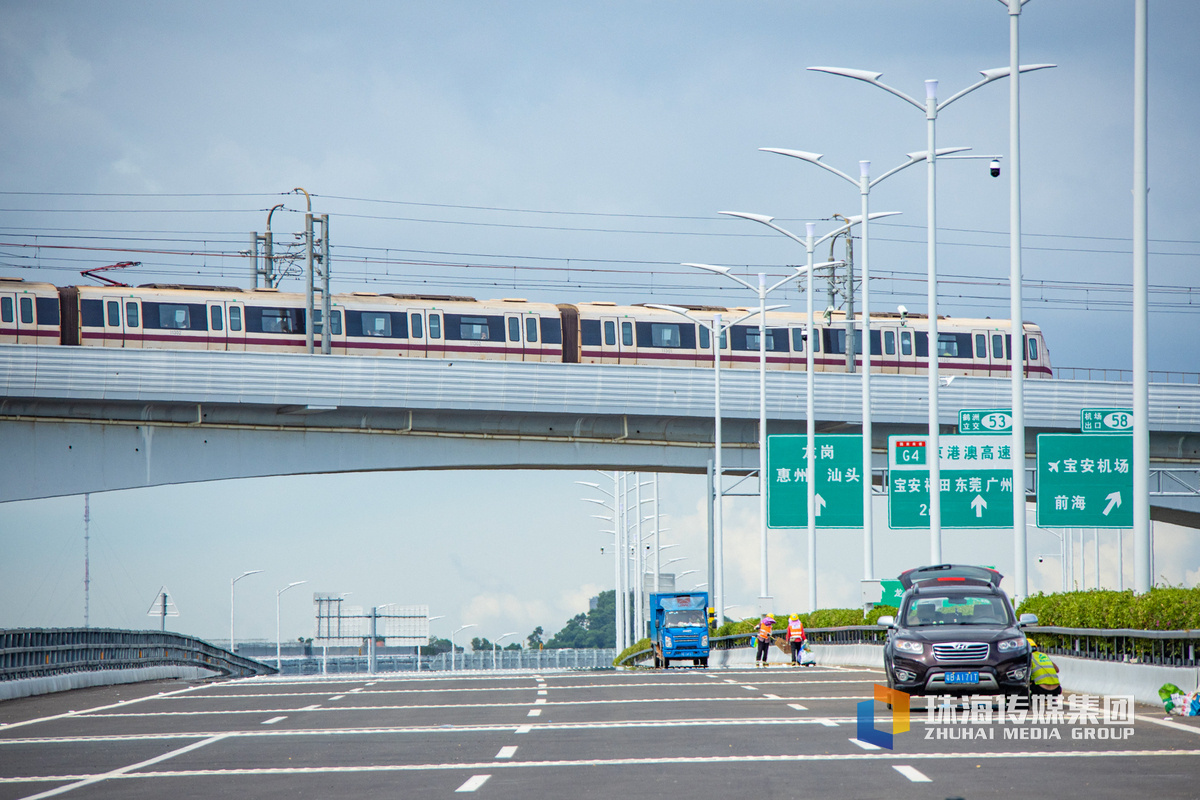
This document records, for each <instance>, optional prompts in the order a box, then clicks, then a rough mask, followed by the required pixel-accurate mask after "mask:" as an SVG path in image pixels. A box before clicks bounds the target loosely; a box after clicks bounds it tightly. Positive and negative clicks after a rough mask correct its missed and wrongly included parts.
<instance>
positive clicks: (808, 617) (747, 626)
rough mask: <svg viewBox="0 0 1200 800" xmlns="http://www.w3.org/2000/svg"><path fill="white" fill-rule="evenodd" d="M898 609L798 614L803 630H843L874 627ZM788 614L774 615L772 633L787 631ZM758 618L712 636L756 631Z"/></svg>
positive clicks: (731, 625)
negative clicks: (866, 626)
mask: <svg viewBox="0 0 1200 800" xmlns="http://www.w3.org/2000/svg"><path fill="white" fill-rule="evenodd" d="M897 613H899V609H898V608H895V607H894V606H875V607H874V608H872V609H871V611H870V613H868V614H865V615H864V614H863V612H862V609H861V608H819V609H817V610H816V611H814V612H812V613H811V614H799V615H798V616H799V617H800V621H801V622H803V623H804V627H805V628H843V627H847V626H850V625H874V624H875V621H876V620H878V619H879V618H880V617H882V616H883V615H884V614H891V615H892V616H895V615H896V614H897ZM789 616H790V615H789V614H775V615H774V617H775V627H774V629H773V631H774V633H777V634H782V633H784V632H785V631H786V630H787V624H788V617H789ZM758 620H759V617H747V618H746V619H743V620H740V621H737V622H735V621H733V620H730V621H729V622H726V623H725V624H724V625H722V626H721V627H719V628H717V631H716V633H715V634H713V635H714V636H736V635H737V634H740V633H753V632H754V631H756V630H758Z"/></svg>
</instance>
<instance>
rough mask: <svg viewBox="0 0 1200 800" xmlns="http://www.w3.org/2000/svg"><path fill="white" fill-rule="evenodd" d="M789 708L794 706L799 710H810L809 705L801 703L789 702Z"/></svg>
mask: <svg viewBox="0 0 1200 800" xmlns="http://www.w3.org/2000/svg"><path fill="white" fill-rule="evenodd" d="M788 708H794V709H796V710H797V711H808V706H802V705H800V704H799V703H788Z"/></svg>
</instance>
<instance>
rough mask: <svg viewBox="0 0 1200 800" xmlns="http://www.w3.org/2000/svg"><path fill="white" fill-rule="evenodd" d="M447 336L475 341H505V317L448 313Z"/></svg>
mask: <svg viewBox="0 0 1200 800" xmlns="http://www.w3.org/2000/svg"><path fill="white" fill-rule="evenodd" d="M446 338H447V339H465V340H467V341H473V342H487V341H501V342H502V341H504V318H503V317H463V316H459V315H458V314H447V315H446Z"/></svg>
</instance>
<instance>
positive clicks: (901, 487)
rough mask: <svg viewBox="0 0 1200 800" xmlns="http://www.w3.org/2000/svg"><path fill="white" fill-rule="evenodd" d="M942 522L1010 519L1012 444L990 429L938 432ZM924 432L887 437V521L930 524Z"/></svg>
mask: <svg viewBox="0 0 1200 800" xmlns="http://www.w3.org/2000/svg"><path fill="white" fill-rule="evenodd" d="M938 445H939V448H938V449H939V450H940V453H939V455H940V460H939V462H938V464H939V468H940V469H941V508H942V519H941V523H942V527H943V528H1005V527H1011V526H1012V520H1013V503H1012V491H1013V479H1012V470H1013V457H1012V445H1011V443H1009V442H1008V441H1006V440H1003V439H1000V438H998V437H995V436H993V435H990V434H981V435H944V436H941V437H939V442H938ZM927 450H928V437H926V436H923V435H921V436H891V437H888V524H889V525H890V526H891V527H893V528H928V527H929V488H930V487H929V463H930V459H932V458H933V457H934V454H933V453H928V452H927Z"/></svg>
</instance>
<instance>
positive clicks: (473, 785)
mask: <svg viewBox="0 0 1200 800" xmlns="http://www.w3.org/2000/svg"><path fill="white" fill-rule="evenodd" d="M490 777H492V776H491V775H473V776H471V777H470V778H468V779H467V782H466V783H464V784H463V785H462V786H460V787H458V788H457V789H455V790H454V791H456V792H473V791H475V790H476V789H478V788H479V787H480V786H483V785H484V784H485V783H487V780H488V778H490Z"/></svg>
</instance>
